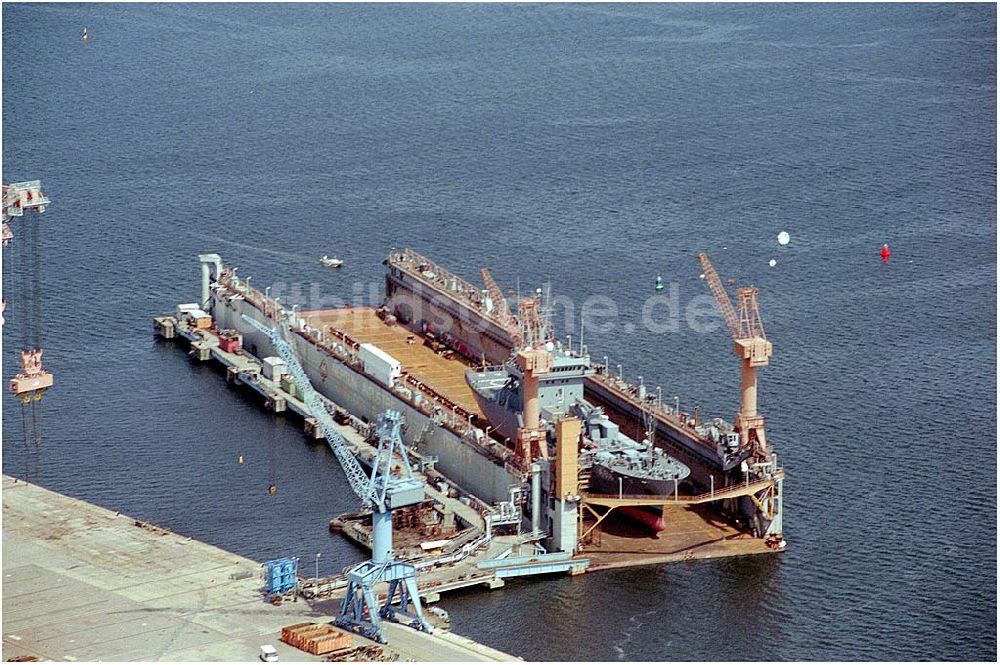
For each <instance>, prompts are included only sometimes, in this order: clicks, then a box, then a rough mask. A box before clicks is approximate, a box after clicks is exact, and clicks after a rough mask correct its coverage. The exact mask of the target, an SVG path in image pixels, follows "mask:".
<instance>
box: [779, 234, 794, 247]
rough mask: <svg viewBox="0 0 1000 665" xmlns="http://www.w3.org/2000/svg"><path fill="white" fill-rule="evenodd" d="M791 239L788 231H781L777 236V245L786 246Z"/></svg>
mask: <svg viewBox="0 0 1000 665" xmlns="http://www.w3.org/2000/svg"><path fill="white" fill-rule="evenodd" d="M791 239H792V237H791V236H790V235H788V231H782V232H781V233H779V234H778V244H779V245H787V244H788V242H789V241H790V240H791Z"/></svg>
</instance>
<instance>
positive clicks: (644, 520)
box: [618, 506, 667, 533]
mask: <svg viewBox="0 0 1000 665" xmlns="http://www.w3.org/2000/svg"><path fill="white" fill-rule="evenodd" d="M618 512H620V513H621V514H622V515H624V516H625V517H627V518H629V519H630V520H632V521H634V522H639V523H640V524H642V525H643V526H645V527H647V528H648V529H649V530H650V531H652V532H653V533H659V532H661V531H663V530H664V529H666V528H667V525H666V523H665V522H664V521H663V516H662V515H654V514H653V513H651V512H649V511H646V510H643V509H642V508H636V507H635V506H623V507H621V508H619V509H618Z"/></svg>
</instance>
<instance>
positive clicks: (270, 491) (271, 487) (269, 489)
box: [267, 483, 278, 495]
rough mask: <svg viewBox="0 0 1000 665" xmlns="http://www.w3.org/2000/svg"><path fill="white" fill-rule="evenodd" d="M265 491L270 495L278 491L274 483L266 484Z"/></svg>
mask: <svg viewBox="0 0 1000 665" xmlns="http://www.w3.org/2000/svg"><path fill="white" fill-rule="evenodd" d="M267 493H268V494H271V495H274V494H277V493H278V486H277V485H275V484H274V483H272V484H270V485H268V486H267Z"/></svg>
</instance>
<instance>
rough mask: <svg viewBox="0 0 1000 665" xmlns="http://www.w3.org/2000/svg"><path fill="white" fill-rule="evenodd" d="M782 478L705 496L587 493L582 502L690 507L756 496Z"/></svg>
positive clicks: (773, 477)
mask: <svg viewBox="0 0 1000 665" xmlns="http://www.w3.org/2000/svg"><path fill="white" fill-rule="evenodd" d="M782 477H784V473H783V472H782V471H778V472H777V473H776V474H774V475H773V476H771V477H768V478H763V479H761V480H755V481H753V482H746V483H738V484H736V485H727V486H726V487H720V488H719V489H716V490H714V491H712V492H705V493H704V494H694V495H683V496H682V495H674V494H591V493H589V492H587V493H584V494H583V495H582V500H583V501H584V502H585V503H590V504H593V505H597V506H605V507H607V508H612V507H619V506H660V505H666V504H675V505H681V506H689V505H696V504H700V503H710V502H712V501H719V500H720V499H731V498H734V497H737V496H747V495H749V494H756V493H757V492H759V491H760V490H762V489H766V488H768V487H770V486H771V485H773V484H774V481H775V480H776V479H778V478H782Z"/></svg>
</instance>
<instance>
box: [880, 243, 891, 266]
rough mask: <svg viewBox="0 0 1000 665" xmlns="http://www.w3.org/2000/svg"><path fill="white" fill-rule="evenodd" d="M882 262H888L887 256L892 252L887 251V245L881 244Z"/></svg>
mask: <svg viewBox="0 0 1000 665" xmlns="http://www.w3.org/2000/svg"><path fill="white" fill-rule="evenodd" d="M881 254H882V263H888V262H889V257H890V256H892V252H890V251H889V245H882V252H881Z"/></svg>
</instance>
